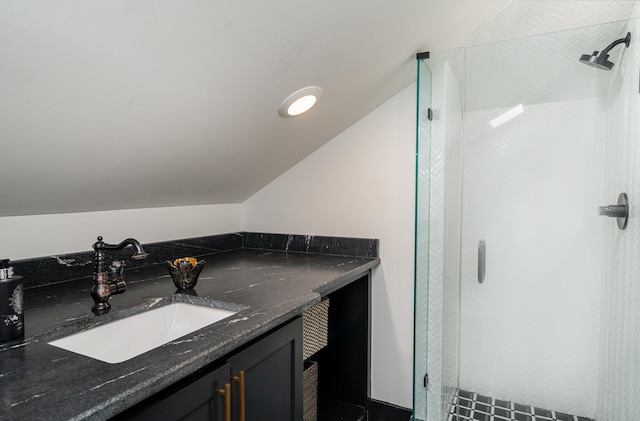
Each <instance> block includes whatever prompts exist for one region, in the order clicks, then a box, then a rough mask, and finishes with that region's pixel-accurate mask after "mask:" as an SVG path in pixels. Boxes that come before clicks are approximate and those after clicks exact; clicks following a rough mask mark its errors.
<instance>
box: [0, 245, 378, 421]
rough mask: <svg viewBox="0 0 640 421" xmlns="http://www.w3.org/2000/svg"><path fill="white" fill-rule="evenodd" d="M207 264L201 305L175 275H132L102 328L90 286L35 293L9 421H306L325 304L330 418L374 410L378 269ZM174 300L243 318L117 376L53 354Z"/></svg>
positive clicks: (242, 259)
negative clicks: (311, 336) (305, 396)
mask: <svg viewBox="0 0 640 421" xmlns="http://www.w3.org/2000/svg"><path fill="white" fill-rule="evenodd" d="M199 258H202V259H204V260H206V261H207V264H206V266H205V268H204V270H203V271H202V273H201V275H200V278H199V281H198V284H197V286H196V288H195V291H196V293H197V296H187V295H181V296H177V295H175V294H174V293H175V287H174V285H173V283H172V281H171V278H170V277H169V275H168V273H167V270H166V268H165V267H164V265H153V266H148V267H142V268H139V269H127V271H126V273H125V275H126V281H127V291H126V293H124V294H122V295H118V296H117V297H113V298H112V299H111V300H110V303H111V305H112V309H111V311H110V312H109V313H108V314H106V315H102V316H94V315H93V314H92V313H91V306H92V300H91V297H90V295H89V289H90V288H91V281H90V279H89V280H87V279H76V280H71V281H67V282H63V283H58V284H51V285H44V286H40V287H37V288H31V289H27V291H26V293H25V308H26V311H25V323H26V336H25V339H24V340H19V341H13V342H8V343H4V344H0V387H2V391H3V393H2V404H1V407H0V419H15V418H19V419H23V420H29V419H50V418H55V419H90V420H104V419H110V418H114V417H115V418H116V419H136V417H137V419H152V418H157V416H156V415H154V414H162V418H163V419H171V418H174V417H175V418H178V417H182V416H187V415H188V416H189V417H190V418H188V419H205V418H206V419H220V420H224V419H225V409H226V410H227V411H228V412H227V413H228V414H229V415H230V416H231V417H232V418H231V419H242V418H241V417H240V415H241V412H244V414H245V415H246V419H247V420H251V419H278V420H286V419H291V420H299V419H302V371H303V365H302V337H303V330H302V322H301V315H302V313H303V312H304V311H305V310H306V309H308V308H310V307H311V306H313V305H315V304H317V303H319V302H320V301H321V300H322V299H323V298H329V299H330V302H331V305H330V307H329V318H328V320H329V324H328V328H329V334H328V344H327V345H326V346H325V347H324V348H323V349H322V350H320V351H319V352H317V353H316V354H315V355H314V356H313V360H314V361H317V363H318V366H317V367H318V394H319V396H320V397H321V399H320V401H319V403H318V405H319V408H320V412H321V414H322V413H323V411H332V408H334V407H336V406H341V405H346V407H348V408H349V409H348V410H346V411H347V412H348V411H351V410H352V409H353V408H356V410H355V412H357V408H366V407H367V406H368V404H369V397H370V383H369V372H370V306H371V303H370V296H371V288H370V287H371V270H372V269H373V268H374V267H376V266H377V265H378V264H379V259H378V258H377V257H353V256H337V255H327V254H315V253H298V252H287V251H272V250H261V249H246V248H241V249H236V250H230V251H225V252H219V253H214V254H210V255H201V256H200V257H199ZM171 300H173V301H175V300H178V301H182V302H190V301H193V302H194V303H196V304H198V303H199V304H202V303H205V304H206V303H207V302H222V303H229V304H230V305H233V306H239V307H236V308H239V309H240V311H238V312H237V313H235V314H233V315H232V316H230V317H228V318H226V319H223V320H221V321H219V322H217V323H214V324H212V325H210V326H206V327H204V328H202V329H200V330H197V331H195V332H193V333H192V334H189V335H186V336H184V337H181V338H179V339H177V340H174V341H172V342H170V343H168V344H166V345H162V346H160V347H157V348H155V349H152V350H151V351H149V352H146V353H144V354H142V355H139V356H137V357H134V358H131V359H129V360H126V361H123V362H121V363H117V364H109V363H106V362H103V361H99V360H96V359H94V358H90V357H86V356H83V355H79V354H76V353H73V352H70V351H67V350H64V349H59V348H56V347H54V346H52V345H49V344H48V342H50V341H52V340H55V339H58V338H61V337H65V336H68V335H69V334H72V333H74V332H78V331H84V330H86V329H88V328H90V327H93V326H97V325H101V324H103V323H105V322H108V321H109V320H115V319H121V318H123V317H127V316H130V315H131V314H134V313H137V312H140V311H145V310H149V309H153V308H156V307H158V306H162V305H166V304H167V301H171ZM241 392H244V393H241ZM325 413H327V412H325ZM345 413H346V412H345ZM216 417H217V418H216ZM320 419H321V418H320ZM356 419H357V418H356Z"/></svg>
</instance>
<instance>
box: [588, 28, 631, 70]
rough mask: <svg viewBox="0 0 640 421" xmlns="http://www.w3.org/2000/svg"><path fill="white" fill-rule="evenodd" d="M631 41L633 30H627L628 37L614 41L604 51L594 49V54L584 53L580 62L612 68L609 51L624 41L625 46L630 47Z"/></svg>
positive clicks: (596, 66) (601, 67) (600, 67)
mask: <svg viewBox="0 0 640 421" xmlns="http://www.w3.org/2000/svg"><path fill="white" fill-rule="evenodd" d="M630 42H631V32H627V36H626V37H624V38H620V39H618V40H615V41H613V42H612V43H611V44H609V46H608V47H607V48H605V49H604V50H602V52H600V53H599V52H598V51H594V52H593V54H583V55H582V56H581V57H580V62H581V63H584V64H586V65H589V66H591V67H595V68H596V69H600V70H611V69H612V68H613V63H612V62H610V61H609V51H611V49H612V48H613V47H615V46H616V45H618V44H623V43H624V45H625V46H627V47H629V43H630Z"/></svg>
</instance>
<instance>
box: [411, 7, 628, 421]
mask: <svg viewBox="0 0 640 421" xmlns="http://www.w3.org/2000/svg"><path fill="white" fill-rule="evenodd" d="M628 32H629V33H631V42H630V45H629V47H628V48H627V47H626V46H625V45H624V44H621V45H619V46H616V47H615V48H613V49H612V50H611V51H610V52H609V54H610V58H609V60H611V62H613V63H615V65H614V67H613V69H611V70H610V71H607V70H603V69H598V68H595V67H590V66H585V65H584V64H583V63H581V62H580V61H579V58H580V57H581V56H582V55H584V54H591V52H592V51H595V50H602V49H604V48H605V47H606V46H607V45H609V44H610V43H611V42H612V41H614V40H617V39H621V38H624V37H625V36H626V34H627V33H628ZM639 35H640V27H639V25H638V21H637V19H631V20H625V21H618V22H611V23H606V24H601V25H595V26H588V27H583V28H578V29H572V30H567V31H562V32H554V33H549V34H544V35H537V36H530V37H526V38H520V39H515V40H510V41H503V42H497V43H492V44H485V45H477V46H471V47H465V48H460V49H456V50H451V51H443V52H436V53H431V54H430V57H429V58H427V59H422V60H418V62H417V66H418V111H417V113H418V116H417V170H416V186H417V187H416V268H415V269H416V271H415V273H416V280H415V357H414V359H415V361H414V414H413V419H415V420H429V421H444V420H449V419H451V420H521V419H522V420H530V421H533V420H565V419H566V420H569V419H570V420H582V419H596V420H603V421H617V420H630V419H640V416H638V415H637V414H635V412H633V411H634V410H633V407H632V403H633V401H634V400H635V397H636V395H637V392H638V390H640V364H637V363H636V361H637V360H638V357H640V305H637V302H638V301H637V300H638V299H640V286H639V285H640V282H638V281H637V280H638V279H640V237H639V236H638V235H639V233H640V224H639V223H638V221H637V216H638V212H637V210H636V208H635V206H634V205H635V204H636V203H638V199H639V198H640V93H639V86H638V85H639V77H640V76H639V73H638V69H639V68H640V54H639V53H640V36H639ZM623 192H624V193H626V194H627V196H628V199H629V206H628V210H629V221H628V225H627V226H626V228H625V229H624V230H621V229H620V228H619V227H618V225H617V223H616V222H617V218H615V217H614V218H608V217H606V215H599V214H598V209H599V207H601V206H605V205H614V204H616V203H617V200H618V196H619V194H620V193H623ZM573 416H576V418H572V417H573ZM578 417H580V418H578Z"/></svg>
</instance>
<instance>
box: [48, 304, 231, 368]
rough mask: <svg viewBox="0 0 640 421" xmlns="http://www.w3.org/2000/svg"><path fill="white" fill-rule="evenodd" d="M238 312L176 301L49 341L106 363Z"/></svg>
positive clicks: (126, 357) (152, 346) (127, 356)
mask: <svg viewBox="0 0 640 421" xmlns="http://www.w3.org/2000/svg"><path fill="white" fill-rule="evenodd" d="M235 313H237V312H235V311H229V310H222V309H218V308H211V307H205V306H199V305H194V304H187V303H180V302H178V303H173V304H169V305H166V306H164V307H159V308H156V309H153V310H149V311H145V312H144V313H140V314H135V315H133V316H129V317H126V318H124V319H120V320H116V321H113V322H110V323H107V324H104V325H102V326H98V327H94V328H92V329H89V330H85V331H83V332H79V333H75V334H73V335H69V336H66V337H64V338H62V339H58V340H55V341H52V342H49V344H50V345H53V346H57V347H58V348H62V349H66V350H68V351H72V352H75V353H77V354H82V355H85V356H87V357H91V358H95V359H97V360H101V361H104V362H107V363H111V364H115V363H121V362H123V361H126V360H128V359H131V358H133V357H136V356H138V355H140V354H144V353H145V352H147V351H151V350H152V349H154V348H157V347H159V346H161V345H164V344H166V343H169V342H171V341H173V340H175V339H178V338H180V337H182V336H184V335H188V334H189V333H192V332H195V331H196V330H198V329H202V328H203V327H205V326H208V325H210V324H213V323H215V322H217V321H220V320H222V319H225V318H227V317H229V316H231V315H233V314H235Z"/></svg>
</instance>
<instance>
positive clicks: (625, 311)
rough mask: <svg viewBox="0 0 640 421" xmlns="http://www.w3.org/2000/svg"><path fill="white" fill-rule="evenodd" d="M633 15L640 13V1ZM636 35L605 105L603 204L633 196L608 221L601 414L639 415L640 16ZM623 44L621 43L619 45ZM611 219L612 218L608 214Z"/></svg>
mask: <svg viewBox="0 0 640 421" xmlns="http://www.w3.org/2000/svg"><path fill="white" fill-rule="evenodd" d="M634 15H635V16H639V15H640V4H639V5H637V6H636V10H635V14H634ZM628 29H629V31H630V32H631V34H632V37H633V39H632V41H631V44H630V45H629V48H628V49H626V50H625V52H624V56H623V57H622V58H621V59H619V60H618V61H616V67H614V70H613V71H617V72H618V76H619V79H620V81H619V85H618V87H619V89H620V90H619V92H616V91H615V90H612V91H613V92H612V95H611V98H610V100H611V102H610V103H609V107H608V110H607V113H608V115H607V117H608V118H607V134H606V137H605V139H603V141H604V142H605V144H606V168H605V173H604V180H605V195H604V196H603V204H610V203H615V201H616V198H617V197H618V194H620V193H622V192H625V193H627V195H628V196H629V223H628V225H627V228H626V229H625V230H624V231H621V230H619V229H618V228H617V227H616V224H615V222H614V221H613V220H608V221H604V223H605V231H604V234H605V235H604V270H603V272H602V274H603V276H602V325H601V336H600V378H599V388H598V409H597V412H596V419H597V420H606V421H626V420H632V419H637V418H638V413H637V407H636V405H635V404H634V403H635V402H636V401H637V399H638V390H640V364H638V360H639V357H640V306H639V305H638V302H639V301H640V282H638V280H639V279H640V265H638V262H640V167H639V166H638V163H639V162H640V143H639V142H638V139H639V138H640V119H639V118H638V116H640V95H638V67H639V66H640V45H639V44H640V43H639V42H638V40H639V38H638V37H637V34H638V33H639V32H640V21H639V20H638V19H633V20H632V21H630V23H629V28H628ZM618 48H620V47H618ZM607 219H608V218H607Z"/></svg>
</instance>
